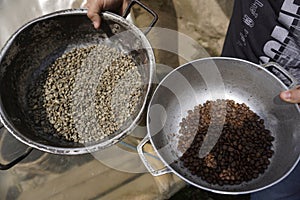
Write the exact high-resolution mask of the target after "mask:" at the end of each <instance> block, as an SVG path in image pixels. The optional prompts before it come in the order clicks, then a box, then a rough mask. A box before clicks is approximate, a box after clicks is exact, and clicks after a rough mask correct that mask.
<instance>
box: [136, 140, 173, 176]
mask: <svg viewBox="0 0 300 200" xmlns="http://www.w3.org/2000/svg"><path fill="white" fill-rule="evenodd" d="M148 141H149V137H148V136H146V137H145V138H144V139H143V140H142V141H141V143H140V144H139V145H138V146H137V151H138V153H139V156H140V158H141V160H142V162H143V163H144V165H145V167H146V168H147V170H148V171H149V172H150V173H151V174H152V176H161V175H163V174H168V173H171V172H172V170H171V169H169V168H168V167H164V168H162V169H159V170H155V169H154V168H153V167H152V166H151V164H150V163H149V161H148V160H147V159H146V156H145V154H144V151H143V147H144V145H145V144H146V143H147V142H148Z"/></svg>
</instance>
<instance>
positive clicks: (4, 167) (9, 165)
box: [0, 125, 33, 170]
mask: <svg viewBox="0 0 300 200" xmlns="http://www.w3.org/2000/svg"><path fill="white" fill-rule="evenodd" d="M2 128H4V126H3V125H2V126H1V127H0V129H2ZM32 150H33V148H32V147H28V148H27V149H26V151H25V152H24V153H23V154H22V155H20V156H19V157H17V158H15V159H14V160H13V161H10V162H9V163H7V164H2V163H0V170H8V169H10V168H12V167H13V166H15V165H16V164H18V163H19V162H21V161H22V160H23V159H24V158H26V157H27V156H28V155H29V154H30V153H31V151H32Z"/></svg>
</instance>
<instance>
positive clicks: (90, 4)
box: [86, 0, 105, 29]
mask: <svg viewBox="0 0 300 200" xmlns="http://www.w3.org/2000/svg"><path fill="white" fill-rule="evenodd" d="M104 1H105V0H88V1H87V4H86V7H87V8H88V13H87V16H88V18H90V19H91V21H92V22H93V25H94V27H95V28H96V29H98V28H100V23H101V17H100V15H99V13H100V12H101V11H102V10H103V7H104Z"/></svg>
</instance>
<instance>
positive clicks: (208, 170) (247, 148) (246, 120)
mask: <svg viewBox="0 0 300 200" xmlns="http://www.w3.org/2000/svg"><path fill="white" fill-rule="evenodd" d="M222 115H224V116H225V117H222ZM218 120H219V121H218ZM212 125H213V126H223V128H222V129H221V130H222V131H221V134H220V133H213V132H212V133H210V134H212V135H211V136H210V137H219V139H218V140H217V143H216V144H215V145H214V146H213V148H212V150H211V151H210V152H209V153H208V154H207V155H206V156H205V157H202V158H200V156H199V150H200V148H201V146H202V144H203V141H204V139H205V138H206V137H207V132H208V129H209V126H212ZM213 134H215V135H213ZM179 135H180V136H179V140H178V150H179V151H180V152H182V156H181V157H180V159H179V162H180V163H182V165H183V166H184V167H185V168H187V169H188V170H189V171H190V173H191V174H192V175H196V176H198V177H201V179H202V180H204V181H206V182H208V183H210V184H218V185H220V186H223V185H237V184H241V183H242V182H248V181H251V180H253V179H255V178H258V176H259V175H260V174H263V173H264V172H265V170H266V169H267V168H268V165H269V164H270V158H271V157H272V156H273V154H274V151H273V147H272V141H274V137H273V136H272V135H271V132H270V131H269V130H268V129H266V128H265V125H264V120H263V119H261V118H260V117H259V116H258V115H257V114H256V113H254V112H253V111H252V110H250V108H249V107H248V106H247V105H245V104H244V103H242V104H239V103H235V102H234V101H233V100H224V99H222V100H220V99H218V100H216V101H207V102H206V103H204V104H203V105H201V104H200V105H197V106H195V108H194V110H189V111H188V116H187V117H186V118H183V119H182V121H181V123H180V130H179Z"/></svg>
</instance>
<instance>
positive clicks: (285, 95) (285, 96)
mask: <svg viewBox="0 0 300 200" xmlns="http://www.w3.org/2000/svg"><path fill="white" fill-rule="evenodd" d="M282 97H283V98H284V99H291V97H292V94H291V92H288V91H286V92H283V93H282Z"/></svg>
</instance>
